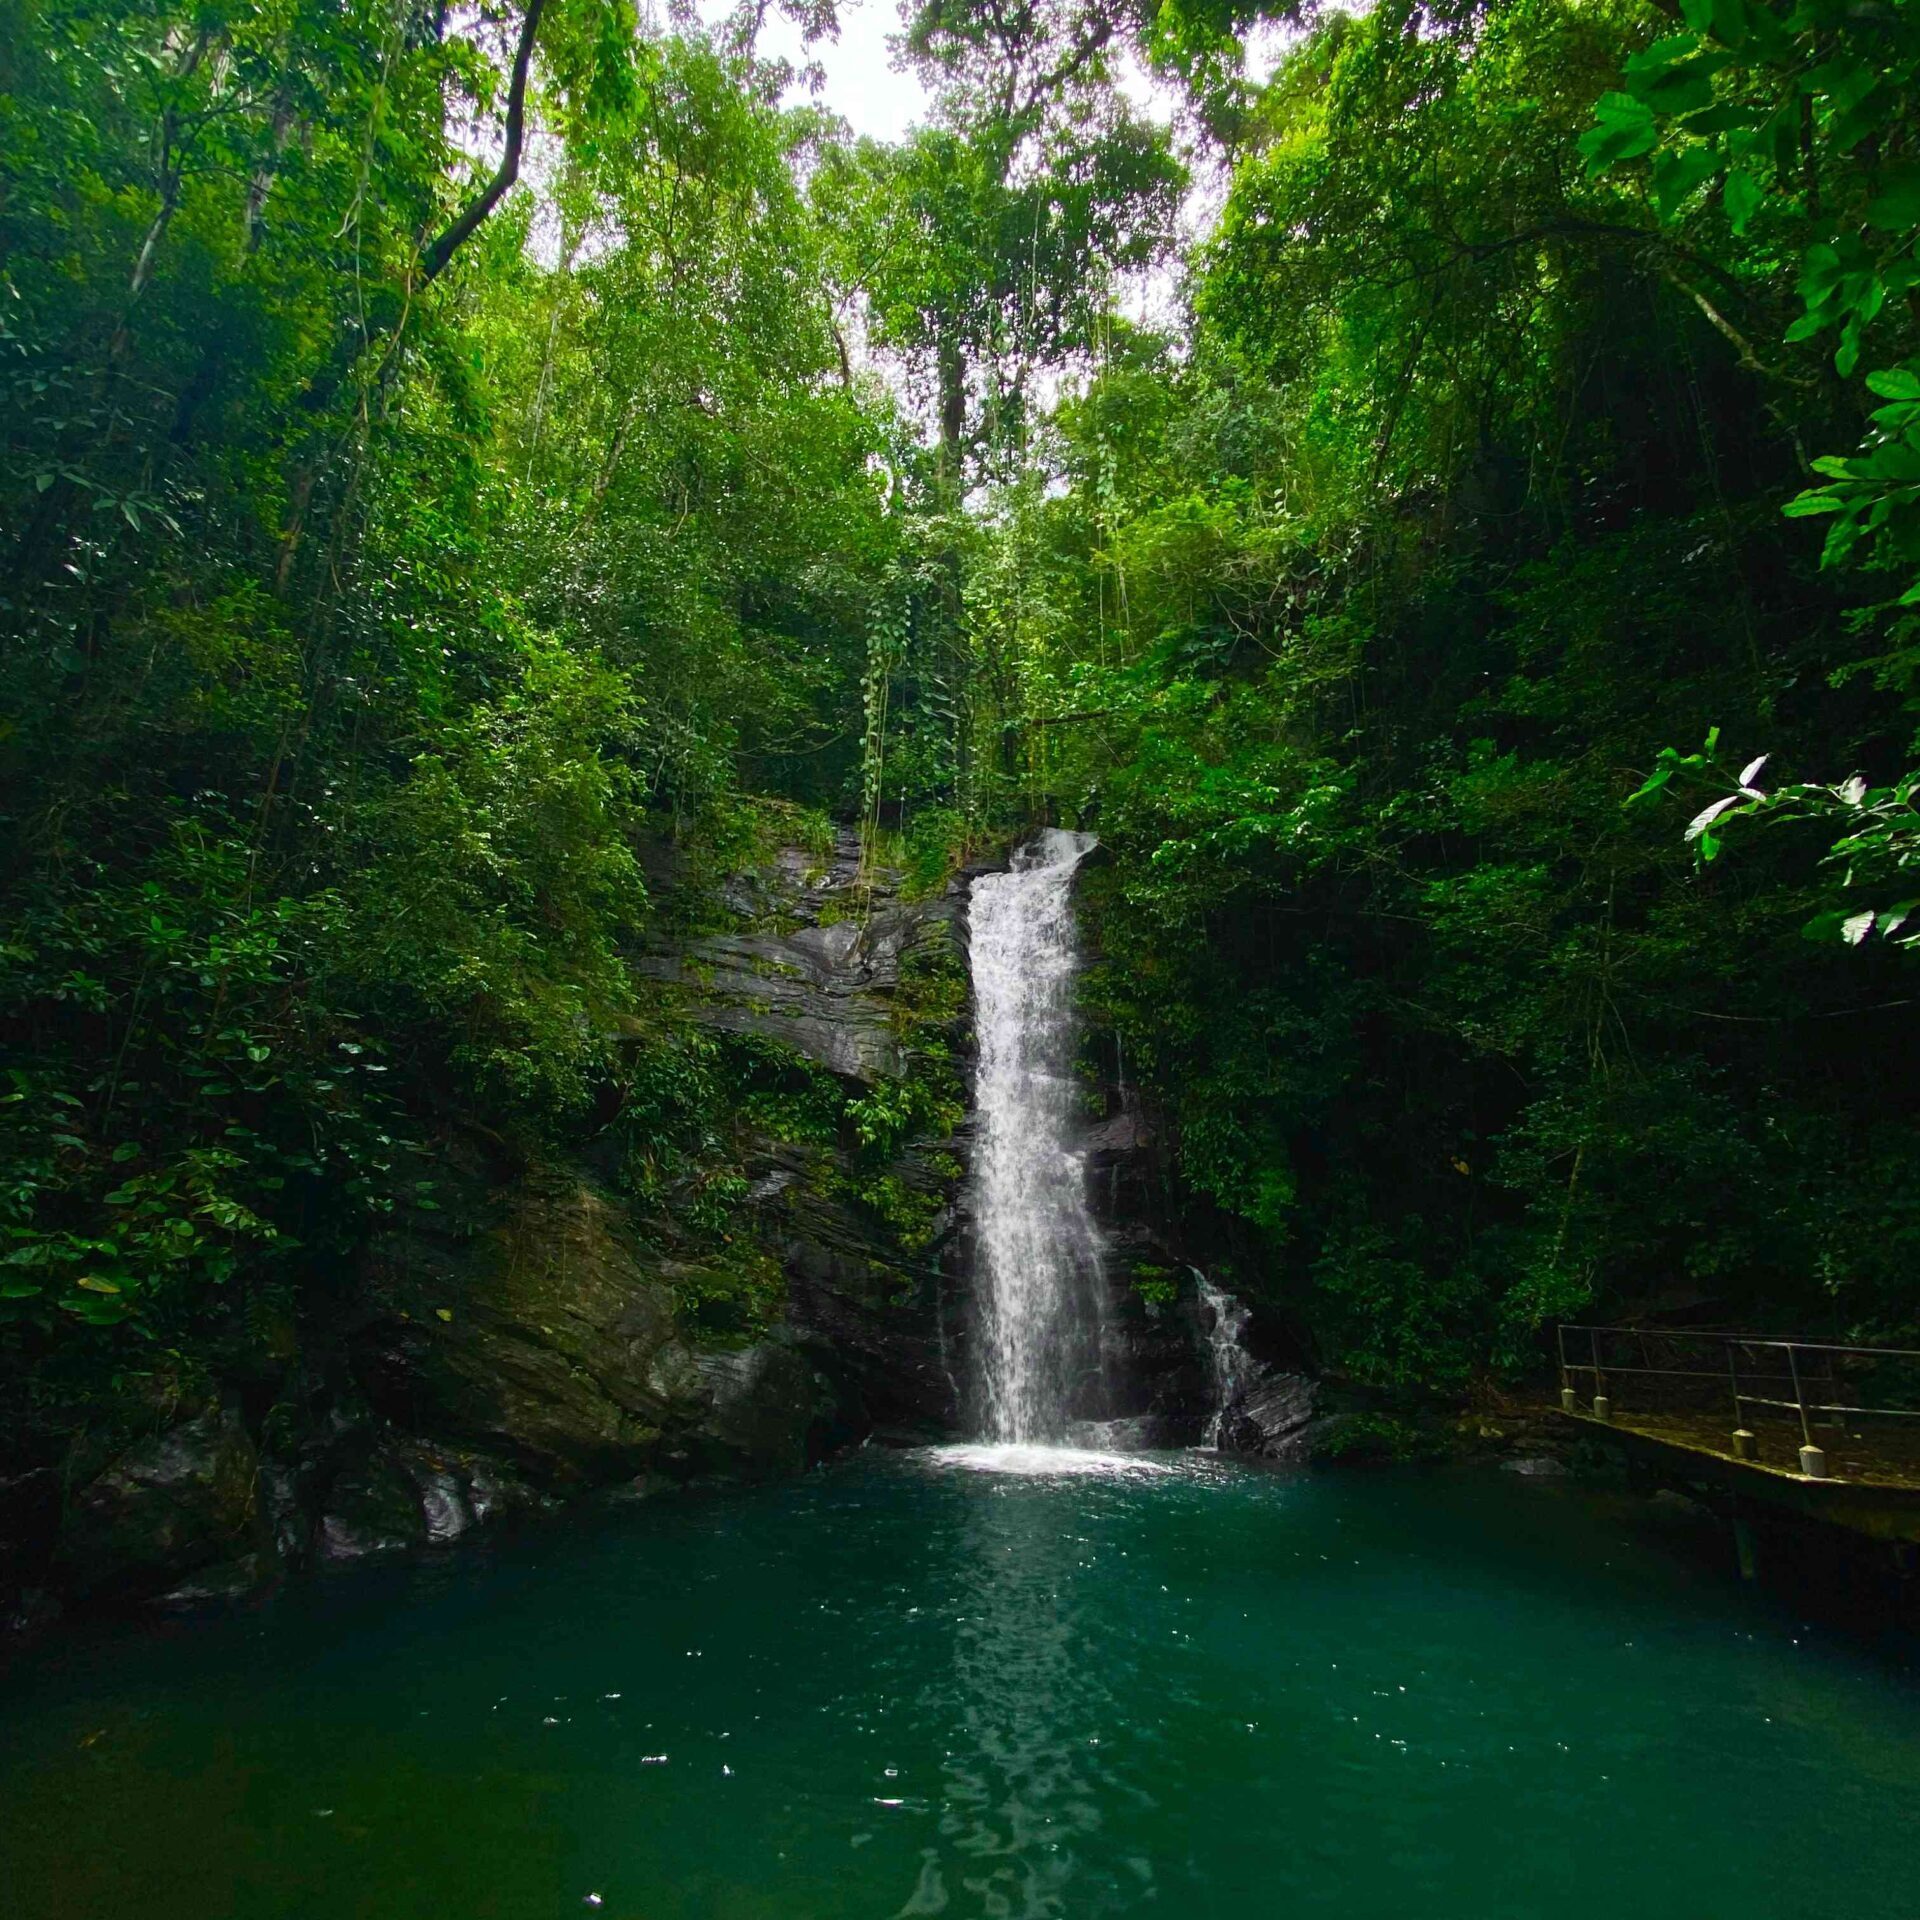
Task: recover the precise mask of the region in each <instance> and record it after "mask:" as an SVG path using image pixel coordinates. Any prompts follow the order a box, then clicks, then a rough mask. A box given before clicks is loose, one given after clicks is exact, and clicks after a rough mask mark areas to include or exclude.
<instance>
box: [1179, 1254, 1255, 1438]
mask: <svg viewBox="0 0 1920 1920" xmlns="http://www.w3.org/2000/svg"><path fill="white" fill-rule="evenodd" d="M1193 1277H1194V1280H1195V1282H1196V1284H1197V1285H1198V1287H1199V1289H1200V1304H1201V1305H1202V1306H1203V1307H1205V1308H1206V1310H1207V1316H1208V1318H1207V1360H1208V1365H1209V1367H1210V1368H1211V1370H1212V1373H1213V1411H1212V1413H1210V1414H1209V1415H1208V1416H1207V1425H1206V1430H1205V1431H1204V1432H1203V1433H1202V1434H1201V1436H1200V1444H1201V1445H1202V1446H1203V1447H1213V1448H1215V1449H1216V1450H1217V1449H1218V1447H1219V1445H1220V1442H1221V1440H1222V1439H1223V1438H1224V1436H1225V1434H1226V1429H1227V1416H1228V1415H1229V1414H1231V1413H1233V1412H1235V1411H1236V1410H1237V1409H1238V1408H1239V1406H1240V1404H1241V1403H1242V1402H1243V1401H1244V1400H1245V1399H1246V1396H1247V1389H1248V1388H1249V1387H1250V1386H1252V1385H1253V1383H1254V1381H1255V1380H1256V1379H1257V1378H1258V1377H1259V1372H1260V1369H1259V1368H1258V1366H1256V1365H1255V1363H1254V1359H1253V1356H1252V1355H1251V1354H1250V1353H1248V1352H1247V1350H1246V1348H1245V1347H1243V1346H1242V1345H1241V1344H1240V1336H1241V1335H1242V1334H1243V1333H1244V1332H1246V1330H1247V1322H1248V1321H1249V1320H1251V1319H1252V1318H1253V1315H1252V1314H1251V1313H1250V1312H1249V1311H1248V1310H1247V1309H1246V1308H1245V1307H1243V1306H1242V1305H1241V1304H1240V1302H1239V1301H1238V1300H1236V1299H1235V1298H1234V1297H1233V1295H1232V1294H1230V1293H1227V1292H1224V1291H1223V1290H1222V1289H1221V1288H1219V1287H1216V1286H1215V1285H1214V1284H1213V1282H1212V1281H1211V1280H1209V1279H1208V1278H1207V1277H1206V1275H1205V1274H1203V1273H1200V1272H1198V1271H1195V1273H1194V1276H1193Z"/></svg>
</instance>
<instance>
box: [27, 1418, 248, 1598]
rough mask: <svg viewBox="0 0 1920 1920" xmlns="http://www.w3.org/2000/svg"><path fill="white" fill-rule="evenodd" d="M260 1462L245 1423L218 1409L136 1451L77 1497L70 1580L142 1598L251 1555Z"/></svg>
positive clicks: (91, 1590) (71, 1518)
mask: <svg viewBox="0 0 1920 1920" xmlns="http://www.w3.org/2000/svg"><path fill="white" fill-rule="evenodd" d="M254 1467H255V1461H254V1450H253V1443H252V1441H251V1440H250V1439H249V1438H248V1437H247V1431H246V1428H245V1427H244V1426H242V1425H241V1423H240V1420H239V1418H238V1416H237V1415H234V1414H231V1413H227V1412H224V1411H219V1410H216V1411H212V1412H208V1413H205V1414H202V1415H201V1416H200V1417H199V1418H198V1419H197V1420H190V1421H187V1422H185V1423H184V1424H182V1425H180V1426H177V1427H173V1428H171V1429H169V1430H168V1431H167V1432H165V1433H163V1434H160V1435H158V1436H156V1437H155V1438H154V1439H151V1440H146V1441H143V1442H141V1443H140V1444H139V1445H138V1446H135V1447H131V1448H129V1449H128V1450H127V1451H126V1452H125V1453H123V1454H121V1455H120V1457H119V1458H118V1459H116V1460H115V1461H114V1462H113V1463H112V1465H111V1466H109V1467H108V1468H107V1469H106V1470H105V1471H104V1472H103V1473H100V1474H98V1475H97V1476H95V1478H94V1479H92V1480H90V1481H89V1482H88V1483H87V1484H86V1485H85V1486H83V1487H82V1488H80V1489H79V1491H78V1492H77V1493H76V1494H74V1496H73V1497H72V1499H71V1500H70V1501H69V1503H68V1507H67V1513H66V1518H65V1521H64V1523H63V1525H62V1527H61V1529H60V1537H59V1541H58V1545H57V1547H56V1550H55V1564H56V1565H57V1566H58V1568H59V1569H60V1572H61V1575H62V1577H63V1579H64V1581H65V1583H66V1584H67V1585H68V1586H69V1587H70V1588H71V1589H72V1590H73V1591H74V1592H75V1593H78V1594H82V1595H86V1596H89V1597H91V1596H94V1595H101V1594H107V1593H125V1594H127V1595H128V1596H130V1597H137V1596H138V1595H140V1594H146V1593H155V1592H160V1591H164V1590H165V1589H166V1588H168V1587H170V1586H173V1585H176V1584H177V1583H178V1582H179V1581H180V1580H181V1579H182V1578H183V1577H184V1576H185V1575H187V1574H189V1573H191V1572H193V1571H194V1570H195V1569H197V1568H201V1567H207V1566H212V1565H214V1564H216V1563H217V1562H220V1561H223V1560H232V1559H235V1558H237V1557H239V1556H240V1555H242V1554H243V1553H245V1552H247V1551H249V1550H250V1549H251V1548H252V1547H253V1546H254V1544H255V1539H254V1535H255V1524H254V1523H255V1516H256V1502H255V1497H254Z"/></svg>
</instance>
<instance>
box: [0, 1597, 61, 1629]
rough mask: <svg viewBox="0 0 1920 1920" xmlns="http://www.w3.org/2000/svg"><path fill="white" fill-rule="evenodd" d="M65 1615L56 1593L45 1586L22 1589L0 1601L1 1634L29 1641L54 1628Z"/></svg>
mask: <svg viewBox="0 0 1920 1920" xmlns="http://www.w3.org/2000/svg"><path fill="white" fill-rule="evenodd" d="M65 1614H66V1608H64V1607H63V1606H62V1605H61V1604H60V1599H59V1596H58V1595H57V1594H53V1593H49V1592H48V1591H47V1589H46V1588H45V1587H22V1588H20V1589H19V1590H18V1591H17V1592H15V1593H14V1594H12V1595H11V1596H10V1597H7V1598H5V1599H4V1602H0V1634H6V1635H8V1636H9V1637H11V1638H14V1639H18V1640H31V1639H33V1638H34V1637H35V1636H36V1635H37V1634H42V1633H45V1632H46V1631H47V1630H48V1629H49V1628H51V1627H54V1626H57V1625H58V1624H59V1622H60V1621H61V1620H62V1619H63V1618H64V1617H65Z"/></svg>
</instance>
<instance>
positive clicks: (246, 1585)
mask: <svg viewBox="0 0 1920 1920" xmlns="http://www.w3.org/2000/svg"><path fill="white" fill-rule="evenodd" d="M271 1577H272V1562H271V1561H270V1560H268V1559H266V1558H264V1557H263V1556H262V1555H260V1554H257V1553H243V1554H241V1555H240V1556H239V1557H238V1558H237V1559H234V1560H222V1561H220V1562H218V1563H217V1564H216V1565H214V1566H211V1567H202V1568H200V1569H199V1570H198V1571H197V1572H195V1573H190V1574H188V1576H187V1577H186V1578H185V1579H184V1580H182V1581H181V1582H180V1583H179V1584H178V1585H177V1586H173V1587H169V1588H168V1589H167V1591H166V1592H165V1593H162V1594H157V1595H155V1596H154V1598H153V1600H152V1601H151V1603H150V1604H151V1605H153V1606H156V1607H201V1606H207V1605H209V1604H210V1603H212V1602H214V1601H218V1600H237V1599H240V1598H241V1597H242V1596H243V1595H246V1594H249V1593H252V1592H254V1591H255V1590H256V1589H257V1588H259V1587H261V1586H262V1585H264V1584H265V1583H266V1581H267V1580H269V1579H270V1578H271Z"/></svg>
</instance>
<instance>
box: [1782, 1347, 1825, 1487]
mask: <svg viewBox="0 0 1920 1920" xmlns="http://www.w3.org/2000/svg"><path fill="white" fill-rule="evenodd" d="M1786 1346H1787V1370H1788V1371H1789V1372H1790V1373H1791V1374H1792V1375H1793V1401H1794V1405H1795V1406H1797V1407H1798V1408H1799V1409H1800V1471H1801V1472H1802V1473H1803V1474H1805V1475H1806V1477H1807V1478H1808V1479H1809V1480H1824V1479H1825V1478H1826V1477H1827V1456H1826V1455H1825V1454H1824V1453H1822V1452H1821V1450H1820V1449H1819V1448H1818V1447H1816V1446H1815V1445H1814V1444H1813V1429H1812V1428H1811V1427H1810V1426H1809V1425H1808V1424H1807V1395H1806V1390H1805V1389H1804V1388H1803V1387H1802V1386H1801V1384H1800V1360H1799V1356H1798V1353H1797V1351H1796V1350H1795V1348H1794V1344H1793V1342H1792V1341H1791V1340H1789V1341H1788V1342H1787V1343H1786Z"/></svg>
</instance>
